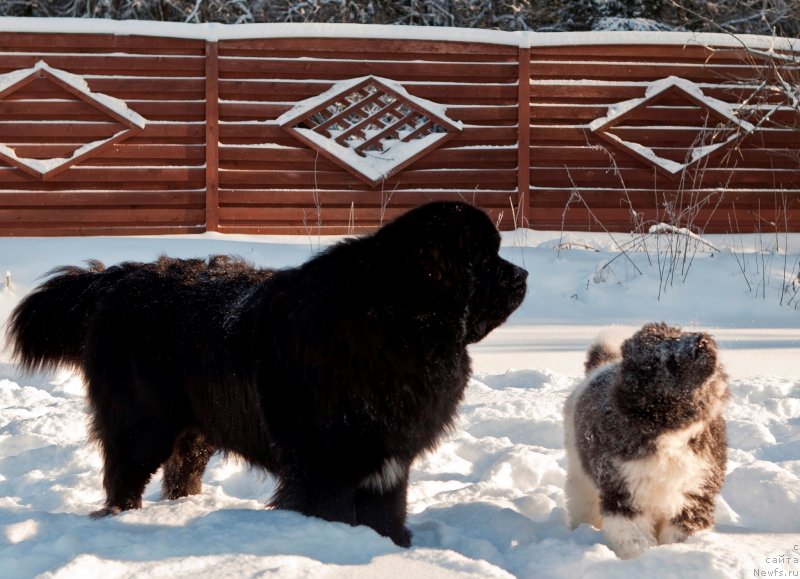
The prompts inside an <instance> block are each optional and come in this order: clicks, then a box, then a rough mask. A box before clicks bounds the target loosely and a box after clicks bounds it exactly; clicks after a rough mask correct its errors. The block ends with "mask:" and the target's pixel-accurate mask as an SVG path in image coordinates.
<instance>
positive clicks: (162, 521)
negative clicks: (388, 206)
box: [0, 224, 800, 579]
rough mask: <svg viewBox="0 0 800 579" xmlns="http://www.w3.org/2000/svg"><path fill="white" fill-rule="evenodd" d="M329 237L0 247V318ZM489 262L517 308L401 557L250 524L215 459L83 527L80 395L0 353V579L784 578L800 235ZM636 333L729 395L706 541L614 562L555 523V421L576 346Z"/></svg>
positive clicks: (675, 230)
mask: <svg viewBox="0 0 800 579" xmlns="http://www.w3.org/2000/svg"><path fill="white" fill-rule="evenodd" d="M333 241H335V238H327V237H313V238H311V237H305V236H296V237H256V236H245V235H230V236H226V235H220V234H203V235H190V236H163V237H100V238H77V237H71V238H0V271H6V272H8V273H7V279H8V281H7V282H6V284H4V285H3V286H2V287H0V322H2V321H4V320H5V319H6V317H7V316H8V314H9V312H10V311H11V309H12V308H13V307H14V305H15V304H16V303H17V302H18V301H19V300H20V299H21V298H22V297H23V296H24V295H25V294H26V293H27V292H28V291H30V290H31V288H33V287H34V286H35V285H36V284H37V283H38V282H39V281H40V279H41V276H42V275H43V274H44V273H45V272H46V271H48V270H50V269H51V268H53V267H55V266H57V265H62V264H68V263H80V262H82V261H83V260H86V259H89V258H99V259H102V260H104V261H106V262H107V263H113V262H118V261H122V260H131V259H133V260H150V259H154V258H156V257H157V256H158V255H160V254H162V253H166V254H169V255H174V256H178V257H190V256H205V255H208V254H211V253H233V254H237V255H240V256H242V257H245V258H246V259H249V260H251V261H252V262H254V263H256V264H262V265H273V266H277V267H285V266H290V265H294V264H298V263H301V262H303V261H304V260H305V259H307V258H308V257H309V256H310V255H312V254H313V253H314V252H316V251H317V250H319V249H320V248H321V247H324V246H326V245H327V244H329V243H331V242H333ZM684 244H688V246H686V251H685V253H683V254H682V255H686V258H687V260H691V261H690V263H688V264H682V262H681V260H679V262H678V263H676V264H675V265H676V268H677V271H676V272H675V274H674V276H673V277H674V279H673V281H672V282H671V283H669V282H667V281H664V279H663V278H664V277H665V270H664V260H665V258H666V256H668V255H671V254H672V253H674V250H675V249H676V248H682V247H684ZM695 244H696V245H695ZM620 248H624V249H625V251H626V253H625V254H624V255H623V254H621V252H620ZM645 248H647V249H648V250H649V251H648V252H645V251H644V249H645ZM695 250H696V251H695ZM502 252H503V254H504V256H505V257H507V258H508V259H510V260H512V261H514V262H515V263H518V264H520V265H522V266H524V267H526V268H527V269H528V270H529V271H530V273H531V275H530V278H529V292H528V297H527V299H526V301H525V303H524V304H523V305H522V307H521V308H520V310H518V311H517V312H516V313H515V314H514V315H513V316H512V318H511V319H510V320H509V322H508V323H507V324H506V325H505V326H503V327H501V328H499V329H498V330H496V331H495V332H493V333H492V334H491V335H490V336H489V337H488V338H487V339H485V340H484V341H483V342H482V343H480V344H477V345H476V346H474V347H473V348H472V355H473V359H474V369H475V375H474V378H473V380H472V381H471V383H470V386H469V389H468V392H467V396H466V399H465V401H464V403H463V404H462V406H461V412H460V415H459V418H458V422H457V425H456V428H455V429H454V430H453V432H452V433H451V434H450V435H448V436H447V437H446V439H445V440H443V441H442V443H441V445H440V446H439V447H438V448H437V449H436V450H435V451H434V452H431V453H430V454H427V455H425V456H424V457H422V458H421V459H420V460H418V461H417V462H416V463H415V465H414V467H413V470H412V484H411V487H410V494H409V505H410V516H409V526H410V528H411V529H412V531H413V532H414V542H413V546H412V548H411V549H409V550H403V549H400V548H398V547H396V546H395V545H394V544H392V543H391V542H390V541H389V540H388V539H385V538H383V537H380V536H379V535H377V534H376V533H374V532H373V531H372V530H370V529H368V528H365V527H349V526H347V525H343V524H338V523H327V522H323V521H320V520H315V519H310V518H307V517H303V516H301V515H299V514H296V513H291V512H280V511H267V510H264V509H263V508H262V506H263V504H264V502H265V501H266V500H267V499H268V497H269V496H270V493H271V492H272V490H273V489H274V481H273V480H272V479H271V478H269V477H266V476H264V475H262V474H260V473H258V472H255V471H252V470H251V469H249V468H248V467H247V466H246V465H244V464H241V463H239V462H237V461H235V460H225V459H223V458H222V457H219V456H217V457H215V458H213V459H212V462H211V464H210V465H209V468H208V470H207V471H206V474H205V477H204V480H203V482H204V485H203V492H202V494H200V495H198V496H194V497H188V498H185V499H181V500H178V501H159V500H157V498H158V493H159V485H160V479H159V477H160V475H157V476H156V477H155V478H154V480H153V481H152V482H151V483H150V484H149V485H148V487H147V490H146V492H145V504H144V508H143V509H142V510H139V511H132V512H127V513H124V514H122V515H120V516H117V517H114V518H110V519H104V520H99V521H98V520H92V519H90V518H89V517H88V516H87V514H88V513H89V512H90V511H92V510H94V509H96V508H98V506H99V504H100V502H101V501H102V498H103V494H102V489H101V484H100V483H101V479H100V477H101V474H100V470H101V461H100V457H99V455H98V453H97V450H96V449H95V448H94V447H92V446H89V445H87V444H86V443H85V437H86V414H85V400H84V397H83V392H82V385H81V382H80V380H79V378H78V377H76V376H73V375H71V374H70V373H69V372H60V373H58V374H56V375H43V374H35V375H32V376H23V375H21V374H20V373H19V372H18V371H17V370H16V369H15V368H14V367H13V366H12V365H11V364H10V363H9V361H8V352H7V351H6V352H5V353H4V354H2V355H0V569H2V572H1V573H0V575H2V576H3V578H4V579H14V578H18V577H20V578H21V577H32V576H37V575H41V576H43V577H53V578H72V577H76V578H77V577H81V578H82V577H89V576H95V577H101V576H102V577H120V578H122V577H125V578H127V577H131V578H133V577H137V578H138V577H159V576H170V577H191V578H193V579H194V578H198V577H214V578H216V577H226V576H231V577H256V576H258V577H263V576H275V577H307V576H314V577H316V576H324V577H342V578H344V577H347V578H350V577H356V578H358V577H382V578H383V577H389V578H392V577H397V578H400V577H402V578H404V579H405V578H409V577H424V578H426V579H427V578H434V579H436V578H462V577H514V576H516V577H526V578H527V577H547V578H560V577H569V578H574V577H601V578H603V577H648V578H661V577H681V578H694V577H698V578H699V577H703V578H728V577H753V576H761V573H762V572H763V573H765V574H768V573H772V575H771V576H780V575H778V572H781V573H782V574H783V576H784V577H787V576H795V575H793V574H796V573H798V571H800V377H798V373H797V359H798V354H799V353H800V329H798V326H799V325H800V324H798V315H800V314H798V311H797V310H796V309H795V308H796V307H797V302H796V300H795V301H792V296H793V292H794V291H796V285H794V286H793V284H796V277H797V273H798V268H799V267H800V265H799V264H800V235H788V236H784V235H778V236H775V235H772V236H767V235H765V236H759V235H743V236H723V235H714V236H702V237H698V236H696V235H694V234H692V235H689V232H688V231H687V230H685V229H683V228H680V227H677V226H672V225H669V224H660V225H658V226H656V227H654V228H653V229H652V230H651V231H650V232H649V233H648V234H646V235H645V236H643V237H633V236H630V235H623V234H615V235H614V236H613V237H612V236H610V235H608V234H590V233H571V232H564V233H562V232H537V231H527V230H518V231H514V232H507V233H505V234H504V242H503V248H502ZM682 255H681V257H682ZM637 269H638V270H639V272H641V273H638V272H637ZM684 274H685V280H684V279H683V278H684ZM748 284H749V285H750V287H751V288H752V289H749V288H748ZM781 301H782V302H783V305H781ZM787 304H788V305H787ZM653 320H664V321H667V322H669V323H672V324H678V325H683V326H684V327H687V328H702V329H704V330H706V331H709V332H711V333H712V334H713V335H714V336H715V337H716V339H717V341H718V342H719V344H720V347H721V351H722V359H723V361H724V363H725V364H726V368H727V370H728V373H729V375H730V379H731V383H730V387H731V400H730V404H729V406H728V409H727V412H726V418H727V422H728V431H729V447H730V450H729V473H728V477H727V482H726V484H725V487H724V489H723V492H722V496H721V498H720V500H719V503H718V508H717V516H716V523H717V525H716V529H715V530H714V531H712V532H709V533H705V534H702V535H699V536H696V537H693V538H690V539H689V540H688V541H687V542H686V543H684V544H678V545H669V546H662V547H657V548H653V549H650V550H649V551H647V552H646V553H645V554H644V555H643V556H642V557H640V558H639V559H636V560H633V561H620V560H617V559H616V558H615V557H614V555H613V553H612V552H611V551H610V550H609V549H608V547H607V546H606V545H605V541H604V539H603V535H602V532H600V531H597V530H595V529H592V528H591V527H588V526H586V525H584V526H581V527H579V528H578V529H577V530H575V531H569V530H568V528H567V526H566V512H565V510H564V491H563V488H564V478H565V468H564V467H565V456H564V445H563V427H562V422H561V407H562V405H563V402H564V400H565V398H566V396H567V394H568V393H569V392H570V390H571V389H572V388H573V387H574V386H575V385H576V384H577V383H578V381H579V380H580V375H581V372H582V362H583V356H584V350H585V348H586V346H587V345H588V343H589V342H590V341H591V339H592V338H593V337H594V336H595V335H596V334H597V333H598V332H599V331H600V330H601V329H602V328H604V327H606V326H608V325H614V326H615V328H614V331H616V332H622V333H630V332H632V331H634V329H635V328H637V327H638V326H640V325H641V324H643V323H645V322H647V321H653ZM765 576H768V575H765Z"/></svg>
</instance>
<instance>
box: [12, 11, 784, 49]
mask: <svg viewBox="0 0 800 579" xmlns="http://www.w3.org/2000/svg"><path fill="white" fill-rule="evenodd" d="M0 32H29V33H43V34H44V33H51V34H52V33H57V34H113V35H117V36H158V37H165V38H184V39H193V40H206V41H208V42H218V41H221V40H247V39H260V38H299V37H302V38H361V39H392V40H430V41H453V42H474V43H486V44H499V45H507V46H518V47H521V48H532V47H539V46H578V45H584V46H585V45H602V44H614V45H619V44H668V45H697V46H717V47H727V48H738V47H741V46H743V45H744V46H747V47H750V48H754V49H760V50H770V49H772V50H795V51H798V50H800V39H797V38H775V37H768V36H757V35H749V34H744V35H736V36H734V35H730V34H718V33H705V32H703V33H699V32H666V31H665V32H642V31H593V32H522V31H518V32H505V31H500V30H481V29H474V28H468V29H467V28H440V27H433V26H399V25H375V24H333V23H260V24H220V23H214V22H212V23H205V24H189V23H182V22H151V21H144V20H111V19H101V18H14V17H2V18H0Z"/></svg>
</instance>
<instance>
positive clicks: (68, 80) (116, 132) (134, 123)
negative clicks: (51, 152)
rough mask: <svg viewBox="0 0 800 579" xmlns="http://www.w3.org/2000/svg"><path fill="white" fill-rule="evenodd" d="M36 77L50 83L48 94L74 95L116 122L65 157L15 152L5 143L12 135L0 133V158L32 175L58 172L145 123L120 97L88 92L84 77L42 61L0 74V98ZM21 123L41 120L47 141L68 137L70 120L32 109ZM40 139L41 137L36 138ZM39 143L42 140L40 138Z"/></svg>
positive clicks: (90, 155)
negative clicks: (44, 116)
mask: <svg viewBox="0 0 800 579" xmlns="http://www.w3.org/2000/svg"><path fill="white" fill-rule="evenodd" d="M38 80H44V81H46V83H48V84H49V85H52V86H50V87H48V89H49V90H50V91H51V93H52V94H48V96H49V97H52V96H56V95H58V94H59V93H60V94H62V95H63V96H64V97H66V98H69V99H74V98H77V99H79V100H81V101H83V102H84V103H86V104H88V105H89V106H91V107H93V108H94V109H96V110H98V111H100V112H101V113H103V114H104V115H105V116H106V117H108V118H109V119H111V120H112V121H113V123H114V124H116V125H117V126H116V127H113V125H112V128H111V131H109V132H110V133H111V134H110V135H109V136H106V137H103V138H100V139H98V140H94V141H90V142H88V143H85V144H83V145H76V148H75V149H74V150H73V151H72V153H71V154H70V155H69V156H68V157H56V158H45V159H39V158H32V157H24V156H20V155H17V152H16V151H15V149H14V147H13V146H11V144H9V141H10V140H11V139H12V137H11V136H10V135H3V134H0V160H2V161H5V162H7V163H9V164H10V165H12V166H14V167H17V168H18V169H20V170H21V171H24V172H25V173H27V174H29V175H32V176H33V177H37V178H39V179H47V178H49V177H52V176H54V175H56V174H58V173H61V172H62V171H65V170H66V169H68V168H69V167H71V166H73V165H75V164H76V163H79V162H81V161H83V160H85V159H88V158H89V157H92V156H94V155H97V154H98V153H100V152H102V151H105V150H106V149H108V148H109V147H111V146H113V145H115V144H116V143H119V142H121V141H123V140H125V139H127V138H128V137H130V136H131V135H133V134H135V133H138V132H139V131H141V130H142V129H144V127H145V124H146V121H145V119H144V118H143V117H141V116H140V115H139V114H137V113H135V112H134V111H132V110H130V109H129V108H128V107H127V105H126V104H125V103H124V102H123V101H121V100H119V99H116V98H114V97H110V96H108V95H105V94H102V93H95V92H92V91H91V90H90V89H89V86H88V84H87V83H86V81H85V80H84V79H83V78H81V77H80V76H77V75H74V74H71V73H68V72H66V71H63V70H59V69H56V68H52V67H50V66H49V65H48V64H47V63H46V62H43V61H39V62H37V63H36V65H35V66H33V67H32V68H27V69H21V70H16V71H13V72H10V73H7V74H3V75H0V100H2V99H5V98H7V97H8V96H10V95H12V94H14V93H15V92H17V91H19V90H21V89H23V88H25V87H26V86H28V85H30V84H31V83H33V82H34V81H38ZM24 123H27V124H31V123H37V124H40V123H41V124H45V125H47V126H48V128H49V131H48V133H49V134H48V137H47V138H48V139H49V142H52V141H53V140H55V139H67V140H72V139H71V135H70V127H71V124H70V123H69V122H65V121H59V120H58V119H56V120H53V119H48V120H38V119H36V114H35V113H34V114H32V118H30V119H26V120H25V121H24ZM40 140H43V139H42V138H40ZM4 141H5V142H4ZM41 144H46V143H44V142H42V143H41Z"/></svg>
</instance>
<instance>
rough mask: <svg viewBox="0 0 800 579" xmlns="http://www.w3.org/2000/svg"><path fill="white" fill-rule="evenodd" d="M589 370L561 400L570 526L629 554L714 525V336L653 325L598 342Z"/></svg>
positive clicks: (720, 399) (718, 426)
mask: <svg viewBox="0 0 800 579" xmlns="http://www.w3.org/2000/svg"><path fill="white" fill-rule="evenodd" d="M586 373H587V376H586V379H585V380H584V381H583V382H582V383H581V384H580V385H579V386H578V387H577V388H576V389H575V391H574V392H573V393H572V394H571V395H570V396H569V398H568V399H567V402H566V404H565V406H564V420H565V431H566V448H567V459H568V467H567V486H566V497H567V508H568V510H569V514H570V522H571V525H572V527H573V528H574V527H576V526H578V525H579V524H581V523H589V524H591V525H594V526H595V527H597V528H604V533H605V537H606V541H607V542H608V545H609V547H610V548H611V549H612V550H613V551H614V552H615V553H616V554H617V556H619V557H620V558H623V559H628V558H632V557H636V556H638V555H640V554H641V553H642V552H643V551H644V549H646V548H647V547H649V546H652V545H660V544H664V543H674V542H678V541H683V540H684V539H686V537H688V536H689V535H692V534H693V533H696V532H698V531H701V530H703V529H708V528H710V527H711V526H712V524H713V521H714V501H715V497H716V495H717V494H719V491H720V489H721V487H722V483H723V480H724V477H725V464H726V459H727V456H726V446H727V444H726V436H725V422H724V420H723V417H722V409H723V406H724V402H725V400H726V399H727V396H728V387H727V376H726V375H725V373H724V372H723V370H722V367H721V366H720V363H719V361H718V359H717V346H716V344H715V342H714V340H713V339H712V338H711V337H710V336H708V335H707V334H703V333H688V332H682V331H681V330H680V329H678V328H673V327H669V326H667V325H666V324H663V323H662V324H647V325H646V326H644V327H643V328H642V329H641V330H639V331H638V332H637V333H636V334H634V335H633V337H631V338H630V339H628V340H626V341H625V342H624V343H623V344H622V347H621V349H620V348H619V347H618V346H617V345H615V344H613V343H611V342H609V341H606V340H604V339H602V338H601V339H600V340H598V341H596V342H595V343H594V344H592V346H591V347H590V348H589V351H588V353H587V359H586Z"/></svg>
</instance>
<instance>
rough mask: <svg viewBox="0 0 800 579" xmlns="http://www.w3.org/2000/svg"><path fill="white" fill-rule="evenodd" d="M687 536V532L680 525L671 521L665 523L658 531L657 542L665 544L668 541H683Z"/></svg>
mask: <svg viewBox="0 0 800 579" xmlns="http://www.w3.org/2000/svg"><path fill="white" fill-rule="evenodd" d="M688 536H689V533H687V532H686V531H685V530H684V529H682V528H681V527H679V526H677V525H674V524H672V523H667V524H666V525H664V527H663V528H662V529H661V531H660V532H659V533H658V544H659V545H667V544H669V543H683V542H684V541H685V540H686V538H687V537H688Z"/></svg>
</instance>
